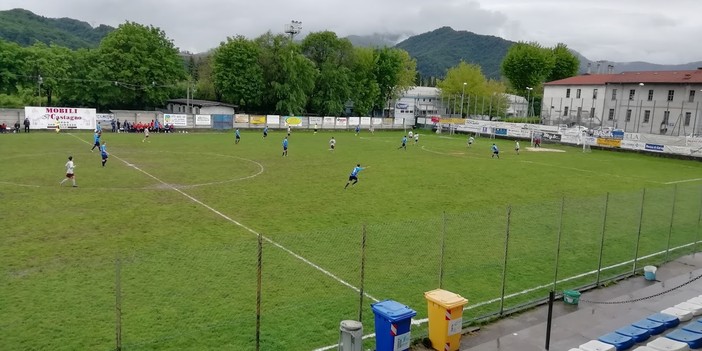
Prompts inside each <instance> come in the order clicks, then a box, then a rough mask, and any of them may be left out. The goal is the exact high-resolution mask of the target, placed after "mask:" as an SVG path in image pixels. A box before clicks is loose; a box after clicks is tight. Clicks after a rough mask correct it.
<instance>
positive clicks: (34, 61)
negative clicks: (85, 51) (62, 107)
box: [26, 42, 74, 106]
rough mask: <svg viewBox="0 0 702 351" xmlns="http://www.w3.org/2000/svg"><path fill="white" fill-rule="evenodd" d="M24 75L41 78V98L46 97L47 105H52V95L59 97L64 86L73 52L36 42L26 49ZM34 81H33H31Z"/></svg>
mask: <svg viewBox="0 0 702 351" xmlns="http://www.w3.org/2000/svg"><path fill="white" fill-rule="evenodd" d="M26 52H27V54H26V59H27V64H26V75H27V76H29V77H36V80H38V79H39V77H41V84H38V85H39V87H40V88H41V96H43V97H46V100H47V105H48V106H52V105H53V98H54V95H56V94H58V95H59V96H60V91H61V87H65V86H66V81H67V80H68V79H67V78H68V74H69V71H70V68H71V62H72V61H73V60H74V52H73V51H71V50H69V49H67V48H65V47H61V46H56V45H51V46H46V44H44V43H41V42H37V43H35V44H34V45H32V46H30V47H28V48H27V49H26ZM33 80H34V79H33Z"/></svg>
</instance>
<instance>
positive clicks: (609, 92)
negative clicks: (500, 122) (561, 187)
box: [541, 68, 702, 136]
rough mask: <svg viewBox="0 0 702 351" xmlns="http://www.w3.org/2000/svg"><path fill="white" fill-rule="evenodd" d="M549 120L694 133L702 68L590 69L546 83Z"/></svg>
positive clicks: (698, 124)
mask: <svg viewBox="0 0 702 351" xmlns="http://www.w3.org/2000/svg"><path fill="white" fill-rule="evenodd" d="M541 117H542V119H543V121H544V123H546V124H552V125H557V124H567V125H570V126H572V125H582V126H585V127H588V128H591V129H597V128H609V129H621V130H624V131H625V132H630V133H647V134H666V135H676V136H677V135H691V134H701V133H700V130H702V68H700V69H697V70H690V71H645V72H623V73H617V74H586V75H580V76H575V77H571V78H566V79H561V80H557V81H553V82H548V83H545V84H544V97H543V102H542V109H541Z"/></svg>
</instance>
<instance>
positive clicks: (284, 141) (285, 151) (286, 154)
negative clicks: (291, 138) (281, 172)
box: [283, 137, 288, 156]
mask: <svg viewBox="0 0 702 351" xmlns="http://www.w3.org/2000/svg"><path fill="white" fill-rule="evenodd" d="M283 156H288V137H285V139H283Z"/></svg>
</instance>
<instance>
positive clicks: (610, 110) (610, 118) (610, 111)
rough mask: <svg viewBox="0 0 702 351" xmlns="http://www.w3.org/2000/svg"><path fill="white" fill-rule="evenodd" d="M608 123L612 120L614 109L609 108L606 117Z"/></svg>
mask: <svg viewBox="0 0 702 351" xmlns="http://www.w3.org/2000/svg"><path fill="white" fill-rule="evenodd" d="M607 120H608V121H613V120H614V109H613V108H610V109H609V116H607Z"/></svg>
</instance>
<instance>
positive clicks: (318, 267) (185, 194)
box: [69, 133, 380, 302]
mask: <svg viewBox="0 0 702 351" xmlns="http://www.w3.org/2000/svg"><path fill="white" fill-rule="evenodd" d="M69 134H70V135H71V136H73V137H75V138H76V139H78V140H80V141H82V142H84V143H86V144H88V145H90V143H88V142H87V141H85V140H83V139H81V138H79V137H77V136H75V135H73V134H71V133H69ZM110 155H111V156H112V157H114V158H116V159H118V160H120V161H122V162H123V163H124V164H126V165H130V163H129V162H127V161H126V160H124V159H122V158H120V157H119V156H116V155H115V154H110ZM131 167H133V168H134V169H136V170H137V171H139V172H141V173H143V174H144V175H146V176H148V177H149V178H151V179H153V180H155V181H157V182H159V183H161V184H163V185H164V186H165V187H167V188H169V189H171V190H173V191H175V192H178V193H180V194H181V195H183V196H185V197H187V198H188V199H190V201H192V202H194V203H196V204H198V205H200V206H202V207H204V208H206V209H208V210H210V211H212V212H214V213H215V214H217V215H219V216H220V217H222V218H224V219H226V220H227V221H229V222H231V223H233V224H235V225H237V226H239V227H241V228H243V229H245V230H246V231H248V232H249V233H251V234H253V235H256V236H260V237H261V238H262V239H263V240H265V241H266V242H268V243H269V244H272V245H274V246H275V247H277V248H279V249H281V250H283V251H285V252H287V253H288V254H290V255H292V256H293V257H295V258H297V259H298V260H300V261H302V262H304V263H306V264H308V265H309V266H311V267H312V268H314V269H316V270H318V271H320V272H322V273H324V274H325V275H326V276H328V277H330V278H332V279H334V280H336V281H337V282H339V283H341V284H342V285H344V286H346V287H348V288H350V289H351V290H353V291H355V292H361V289H359V288H357V287H355V286H353V285H351V284H350V283H348V282H346V281H345V280H343V279H341V278H339V277H337V276H336V275H334V274H333V273H331V272H329V271H328V270H326V269H324V268H322V267H320V266H318V265H317V264H315V263H313V262H312V261H310V260H308V259H306V258H304V257H302V256H300V255H298V254H296V253H294V252H293V251H291V250H290V249H288V248H286V247H285V246H283V245H281V244H279V243H277V242H275V241H273V240H272V239H270V238H268V237H266V236H265V235H263V234H260V233H258V232H256V231H255V230H253V229H251V228H249V227H247V226H245V225H243V224H242V223H240V222H238V221H236V220H234V219H232V218H231V217H229V216H227V215H225V214H224V213H222V212H220V211H218V210H216V209H215V208H213V207H212V206H210V205H208V204H206V203H204V202H202V201H200V200H198V199H196V198H195V197H193V196H191V195H189V194H187V193H185V192H184V191H182V190H180V189H178V188H176V187H174V186H173V185H171V184H168V183H166V182H164V181H163V180H161V179H159V178H157V177H156V176H154V175H152V174H151V173H149V172H147V171H145V170H143V169H141V168H139V167H138V166H136V165H134V164H131ZM363 295H364V296H365V297H367V298H369V299H371V300H373V301H374V302H378V301H380V300H378V299H376V298H375V297H373V296H371V295H369V294H368V293H365V292H364V293H363Z"/></svg>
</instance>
